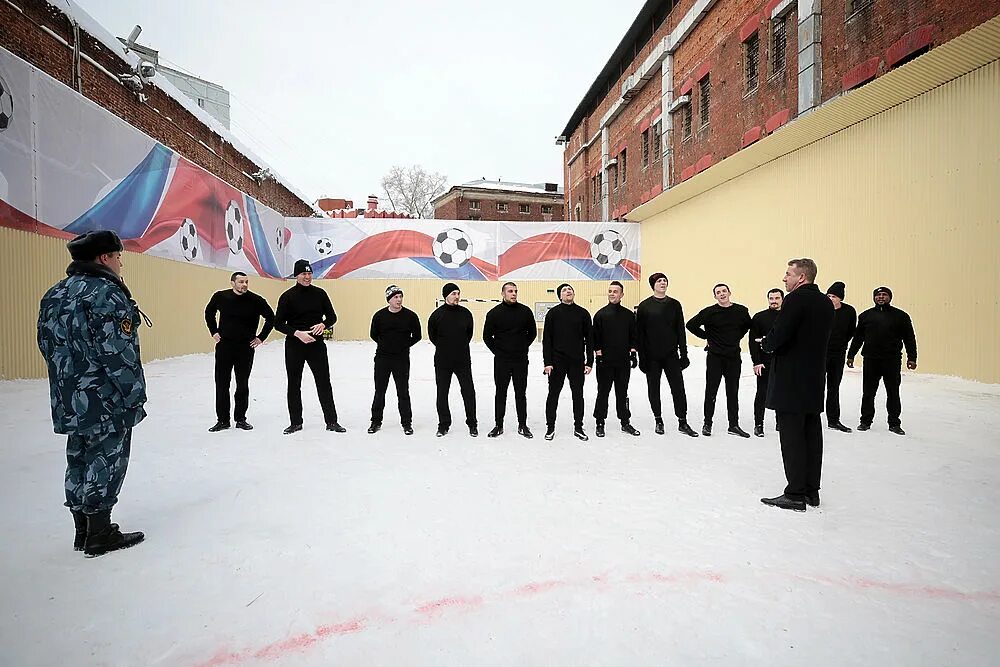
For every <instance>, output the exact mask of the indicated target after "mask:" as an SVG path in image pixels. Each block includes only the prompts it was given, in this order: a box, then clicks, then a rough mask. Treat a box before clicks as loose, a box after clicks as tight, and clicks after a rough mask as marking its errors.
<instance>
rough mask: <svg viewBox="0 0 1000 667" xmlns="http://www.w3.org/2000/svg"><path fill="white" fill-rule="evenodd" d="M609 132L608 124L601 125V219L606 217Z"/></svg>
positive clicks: (609, 153) (609, 157) (609, 150)
mask: <svg viewBox="0 0 1000 667" xmlns="http://www.w3.org/2000/svg"><path fill="white" fill-rule="evenodd" d="M610 136H611V133H610V132H609V131H608V125H607V124H604V125H603V126H602V127H601V220H602V221H605V222H606V221H607V219H608V193H609V191H608V162H609V161H610V160H611V146H610V145H609V144H610V143H611V142H610Z"/></svg>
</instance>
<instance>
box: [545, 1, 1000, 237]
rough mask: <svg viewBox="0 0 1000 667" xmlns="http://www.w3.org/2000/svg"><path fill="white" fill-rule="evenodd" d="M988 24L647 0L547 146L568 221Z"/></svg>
mask: <svg viewBox="0 0 1000 667" xmlns="http://www.w3.org/2000/svg"><path fill="white" fill-rule="evenodd" d="M998 14H1000V0H833V1H832V2H831V1H830V0H826V1H825V2H821V0H797V1H796V0H649V1H648V2H646V3H645V5H643V7H642V9H641V10H640V12H639V15H638V16H637V17H636V19H635V21H634V22H633V23H632V25H631V27H630V28H629V30H628V31H627V32H626V34H625V36H624V37H623V38H622V40H621V42H620V43H619V44H618V46H617V48H616V49H615V51H614V53H613V54H612V56H611V58H610V59H609V60H608V62H607V64H606V65H605V66H604V68H603V69H602V70H601V72H600V73H599V74H598V75H597V78H596V79H595V80H594V83H593V84H592V85H591V86H590V89H589V90H588V91H587V92H586V94H585V95H584V97H583V100H582V101H581V102H580V104H579V105H578V106H577V108H576V110H575V111H574V112H573V115H572V116H571V117H570V119H569V122H568V123H567V124H566V127H565V129H564V130H563V132H562V133H561V134H560V135H559V137H557V139H556V142H557V144H560V145H564V146H565V148H564V157H563V170H564V174H563V178H564V183H565V190H566V203H567V206H568V207H569V215H570V217H571V219H574V220H587V219H594V220H600V219H604V220H609V219H616V220H617V219H622V218H623V217H624V216H625V215H626V214H627V213H628V212H629V211H630V210H632V209H633V208H635V207H637V206H639V205H640V204H643V203H645V202H647V201H649V200H650V199H652V198H653V197H655V196H656V195H658V194H660V193H661V192H663V191H664V190H665V189H668V188H669V187H671V186H673V185H676V184H678V183H680V182H682V181H685V180H687V179H688V178H691V177H692V176H694V175H695V174H697V173H699V172H701V171H704V170H705V169H708V168H710V167H711V166H712V165H713V164H715V163H717V162H719V161H720V160H722V159H724V158H726V157H727V156H729V155H732V154H733V153H735V152H737V151H739V150H740V149H742V148H744V147H746V146H749V145H751V144H753V143H755V142H756V141H759V140H760V139H762V138H764V137H766V136H767V135H769V134H771V133H773V132H776V131H778V130H779V129H780V128H782V127H783V126H784V125H786V124H787V123H789V122H791V121H793V120H794V119H795V118H796V117H797V116H798V115H800V114H803V113H806V112H808V111H809V110H811V109H814V108H816V107H818V106H820V105H822V104H824V103H826V102H828V101H830V100H832V99H834V98H836V97H838V96H840V95H842V94H845V93H847V92H849V91H850V90H852V89H854V88H857V87H858V86H862V85H864V84H865V83H867V82H869V81H871V80H872V79H874V78H876V77H877V76H879V75H881V74H883V73H885V72H886V71H888V70H890V69H893V68H895V67H900V66H901V65H903V64H905V63H907V62H908V61H910V60H912V59H913V58H916V57H918V56H919V55H921V54H923V53H924V52H926V51H927V50H929V49H931V48H934V47H935V46H937V45H939V44H941V43H943V42H946V41H948V40H950V39H952V38H954V37H956V36H958V35H960V34H962V33H964V32H966V31H967V30H969V29H971V28H973V27H975V26H977V25H979V24H981V23H983V22H984V21H987V20H989V19H991V18H993V17H994V16H997V15H998Z"/></svg>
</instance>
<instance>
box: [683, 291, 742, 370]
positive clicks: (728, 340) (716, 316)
mask: <svg viewBox="0 0 1000 667" xmlns="http://www.w3.org/2000/svg"><path fill="white" fill-rule="evenodd" d="M687 329H688V331H690V332H691V333H693V334H694V335H695V336H697V337H698V338H701V339H703V340H707V341H708V345H707V346H705V352H707V353H708V354H717V355H719V356H720V357H729V358H730V359H739V358H740V340H742V339H743V336H745V335H746V333H747V331H749V330H750V311H749V310H747V307H746V306H742V305H740V304H738V303H734V304H731V305H730V306H729V307H728V308H723V307H722V306H720V305H719V304H717V303H716V304H713V305H711V306H709V307H708V308H704V309H703V310H702V311H701V312H700V313H698V314H697V315H695V316H694V317H692V318H691V320H690V321H689V322H688V323H687Z"/></svg>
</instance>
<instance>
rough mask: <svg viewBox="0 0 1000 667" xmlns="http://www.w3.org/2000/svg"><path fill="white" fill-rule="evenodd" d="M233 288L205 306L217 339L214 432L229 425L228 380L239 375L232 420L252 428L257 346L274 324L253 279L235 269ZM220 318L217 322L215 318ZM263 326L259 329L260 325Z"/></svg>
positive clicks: (265, 302)
mask: <svg viewBox="0 0 1000 667" xmlns="http://www.w3.org/2000/svg"><path fill="white" fill-rule="evenodd" d="M229 283H230V284H231V285H232V289H227V290H220V291H218V292H216V293H215V294H213V295H212V298H211V299H210V300H209V302H208V305H207V306H206V307H205V324H207V325H208V331H209V333H211V334H212V338H213V339H215V417H216V421H215V426H213V427H212V428H210V429H208V430H209V432H211V433H215V432H217V431H222V430H225V429H227V428H229V380H230V378H232V376H233V375H234V374H235V375H236V394H235V395H234V399H235V407H234V409H233V420H234V421H235V422H236V428H238V429H242V430H244V431H249V430H251V429H253V426H252V425H251V424H250V422H248V421H247V408H248V407H249V405H250V371H251V369H253V356H254V350H256V349H257V348H258V347H260V345H261V343H262V341H265V340H267V336H268V334H270V333H271V329H272V328H274V311H273V310H271V306H269V305H268V303H267V301H266V300H265V299H264V297H262V296H260V295H259V294H254V293H253V292H251V291H250V279H249V278H248V277H247V274H245V273H243V272H242V271H236V272H235V273H233V275H232V276H231V277H230V279H229ZM216 318H218V322H216ZM261 319H263V320H264V326H263V327H262V328H261V330H260V333H257V325H258V324H259V323H260V320H261Z"/></svg>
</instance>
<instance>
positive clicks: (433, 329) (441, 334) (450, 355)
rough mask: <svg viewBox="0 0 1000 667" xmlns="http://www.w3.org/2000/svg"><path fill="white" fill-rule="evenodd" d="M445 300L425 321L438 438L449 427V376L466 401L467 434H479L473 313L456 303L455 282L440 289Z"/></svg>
mask: <svg viewBox="0 0 1000 667" xmlns="http://www.w3.org/2000/svg"><path fill="white" fill-rule="evenodd" d="M441 296H443V297H444V303H443V304H442V305H441V306H439V307H438V308H437V309H436V310H435V311H434V312H433V313H431V316H430V319H428V320H427V337H428V338H429V339H430V341H431V343H433V344H434V379H435V381H436V383H437V412H438V430H437V435H438V437H439V438H440V437H441V436H443V435H445V434H446V433H447V432H448V429H449V428H451V409H450V408H449V407H448V392H449V391H450V389H451V376H452V375H454V376H455V377H457V378H458V386H459V387H461V389H462V402H463V403H464V404H465V425H466V426H468V427H469V435H471V436H472V437H473V438H475V437H476V436H478V435H479V424H478V422H477V421H476V387H475V385H474V384H473V383H472V354H471V352H470V351H469V341H471V340H472V326H473V324H472V313H471V312H469V309H468V308H466V307H465V306H461V305H459V303H458V302H459V300H460V299H461V298H462V293H461V291H460V290H459V289H458V285H456V284H455V283H447V284H446V285H445V286H444V287H443V288H441Z"/></svg>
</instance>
